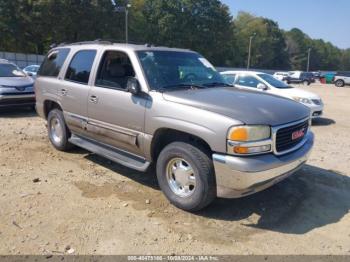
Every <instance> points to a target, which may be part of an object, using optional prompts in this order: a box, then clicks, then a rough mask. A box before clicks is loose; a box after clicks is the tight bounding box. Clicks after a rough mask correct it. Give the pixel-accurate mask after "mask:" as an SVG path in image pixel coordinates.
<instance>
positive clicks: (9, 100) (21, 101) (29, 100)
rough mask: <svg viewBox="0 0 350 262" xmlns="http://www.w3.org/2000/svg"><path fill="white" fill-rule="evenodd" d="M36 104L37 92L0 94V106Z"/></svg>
mask: <svg viewBox="0 0 350 262" xmlns="http://www.w3.org/2000/svg"><path fill="white" fill-rule="evenodd" d="M33 105H35V94H34V93H33V94H23V95H20V94H18V95H4V94H2V95H0V107H11V106H33Z"/></svg>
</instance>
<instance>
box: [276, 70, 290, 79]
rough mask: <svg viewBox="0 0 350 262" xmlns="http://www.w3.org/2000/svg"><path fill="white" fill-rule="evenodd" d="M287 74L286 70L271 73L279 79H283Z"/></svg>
mask: <svg viewBox="0 0 350 262" xmlns="http://www.w3.org/2000/svg"><path fill="white" fill-rule="evenodd" d="M288 76H289V73H288V72H276V73H274V74H273V77H274V78H276V79H278V80H280V81H285V80H286V79H287V77H288Z"/></svg>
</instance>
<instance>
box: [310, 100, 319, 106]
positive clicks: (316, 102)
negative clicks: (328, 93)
mask: <svg viewBox="0 0 350 262" xmlns="http://www.w3.org/2000/svg"><path fill="white" fill-rule="evenodd" d="M311 100H312V102H314V104H315V105H318V106H319V105H321V104H322V102H321V100H320V99H311Z"/></svg>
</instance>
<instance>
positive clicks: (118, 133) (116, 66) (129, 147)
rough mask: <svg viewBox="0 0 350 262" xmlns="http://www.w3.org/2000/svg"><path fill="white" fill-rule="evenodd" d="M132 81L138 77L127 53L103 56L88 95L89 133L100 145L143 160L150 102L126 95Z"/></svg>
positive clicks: (144, 97) (142, 98)
mask: <svg viewBox="0 0 350 262" xmlns="http://www.w3.org/2000/svg"><path fill="white" fill-rule="evenodd" d="M130 77H135V71H134V69H133V66H132V64H131V62H130V59H129V57H128V55H127V54H126V53H124V52H119V51H106V52H105V53H104V54H103V56H102V58H101V62H100V65H99V68H98V72H97V74H96V80H95V83H94V84H93V85H92V87H91V89H90V92H89V97H88V117H89V119H88V126H87V130H88V132H89V133H90V134H91V136H93V138H94V139H96V140H98V141H102V142H104V143H106V144H108V145H112V146H114V147H117V148H119V149H122V150H126V151H128V152H131V153H134V154H136V155H140V156H142V155H143V144H142V143H143V134H144V133H143V132H144V119H145V117H144V116H145V109H146V105H147V102H148V100H147V97H146V96H142V95H140V96H134V95H132V94H131V93H130V92H128V91H127V89H126V87H127V81H128V78H130Z"/></svg>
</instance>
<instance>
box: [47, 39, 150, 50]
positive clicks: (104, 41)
mask: <svg viewBox="0 0 350 262" xmlns="http://www.w3.org/2000/svg"><path fill="white" fill-rule="evenodd" d="M91 44H100V45H113V44H133V45H145V46H147V47H152V46H154V45H152V44H148V43H141V42H135V41H129V42H128V43H125V42H123V41H120V40H115V39H96V40H93V41H81V42H73V43H66V42H63V43H60V44H52V45H51V46H50V48H55V47H59V46H66V45H91Z"/></svg>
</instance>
